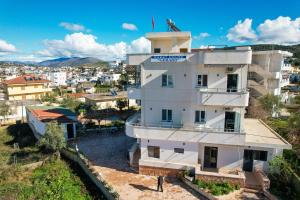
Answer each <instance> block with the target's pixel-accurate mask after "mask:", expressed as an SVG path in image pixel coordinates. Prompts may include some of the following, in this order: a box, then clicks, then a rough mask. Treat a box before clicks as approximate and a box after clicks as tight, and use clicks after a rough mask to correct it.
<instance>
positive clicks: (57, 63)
mask: <svg viewBox="0 0 300 200" xmlns="http://www.w3.org/2000/svg"><path fill="white" fill-rule="evenodd" d="M99 63H102V64H104V63H106V62H105V61H102V60H99V59H97V58H93V57H86V58H78V57H71V58H57V59H53V60H45V61H42V62H40V63H38V65H41V66H46V67H62V66H72V67H73V66H83V65H91V64H99Z"/></svg>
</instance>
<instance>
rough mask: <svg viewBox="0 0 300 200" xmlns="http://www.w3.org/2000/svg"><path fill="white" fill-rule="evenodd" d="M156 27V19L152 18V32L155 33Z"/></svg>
mask: <svg viewBox="0 0 300 200" xmlns="http://www.w3.org/2000/svg"><path fill="white" fill-rule="evenodd" d="M154 25H155V23H154V17H152V31H154Z"/></svg>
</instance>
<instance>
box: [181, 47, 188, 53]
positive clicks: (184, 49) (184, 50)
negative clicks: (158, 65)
mask: <svg viewBox="0 0 300 200" xmlns="http://www.w3.org/2000/svg"><path fill="white" fill-rule="evenodd" d="M187 52H188V49H187V48H181V49H180V53H187Z"/></svg>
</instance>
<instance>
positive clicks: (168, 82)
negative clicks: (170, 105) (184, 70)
mask: <svg viewBox="0 0 300 200" xmlns="http://www.w3.org/2000/svg"><path fill="white" fill-rule="evenodd" d="M161 77H162V78H161V87H167V88H173V87H174V76H173V75H172V74H162V75H161Z"/></svg>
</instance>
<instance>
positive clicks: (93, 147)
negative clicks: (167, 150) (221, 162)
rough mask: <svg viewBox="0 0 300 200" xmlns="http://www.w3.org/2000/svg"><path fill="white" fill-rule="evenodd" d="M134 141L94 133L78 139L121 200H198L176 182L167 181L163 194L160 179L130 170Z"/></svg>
mask: <svg viewBox="0 0 300 200" xmlns="http://www.w3.org/2000/svg"><path fill="white" fill-rule="evenodd" d="M133 143H134V139H132V138H129V137H127V136H126V135H125V134H124V133H119V134H93V135H89V136H86V137H82V138H80V139H79V140H78V147H79V149H80V150H81V151H82V152H83V153H84V154H85V155H86V156H87V157H88V158H89V159H90V160H91V161H92V162H93V164H94V165H95V166H94V168H95V169H96V170H97V171H98V172H99V173H100V174H101V175H102V176H103V177H104V179H105V180H106V181H107V182H108V183H109V184H110V185H112V186H113V187H114V189H115V190H116V191H117V192H118V193H119V194H120V196H121V199H124V200H125V199H130V200H135V199H143V200H148V199H149V200H150V199H182V200H189V199H191V200H192V199H199V198H200V197H199V196H197V194H195V193H194V192H193V191H191V190H190V189H189V188H187V187H186V186H185V185H183V183H182V182H180V181H179V180H177V179H172V178H167V179H166V180H165V182H164V185H163V187H164V192H157V191H156V187H157V177H153V176H144V175H140V174H138V173H137V172H135V171H134V170H133V169H131V168H130V167H129V165H128V161H127V151H128V149H129V148H130V147H131V145H132V144H133Z"/></svg>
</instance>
